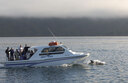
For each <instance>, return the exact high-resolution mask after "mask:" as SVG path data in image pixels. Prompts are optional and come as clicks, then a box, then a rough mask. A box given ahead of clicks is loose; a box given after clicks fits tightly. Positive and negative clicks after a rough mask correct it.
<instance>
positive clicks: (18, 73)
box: [0, 37, 128, 83]
mask: <svg viewBox="0 0 128 83" xmlns="http://www.w3.org/2000/svg"><path fill="white" fill-rule="evenodd" d="M56 39H57V40H58V41H60V42H62V43H63V44H65V45H66V46H67V47H69V48H70V49H72V50H74V51H79V52H85V53H86V52H89V53H91V55H90V56H89V57H88V58H87V59H86V61H85V62H88V61H89V60H90V59H92V60H96V59H98V60H101V61H104V62H106V65H93V66H92V65H88V64H86V63H84V64H83V65H72V66H54V67H41V68H12V69H4V68H1V69H0V83H128V71H127V70H128V37H57V38H56ZM52 40H54V39H53V38H52V37H0V61H4V60H5V59H6V57H5V53H4V51H5V49H6V47H8V46H9V47H13V48H14V49H16V48H18V47H19V45H20V44H21V45H23V46H24V45H25V44H28V45H29V46H33V45H34V46H35V45H36V46H38V45H47V44H48V42H50V41H52Z"/></svg>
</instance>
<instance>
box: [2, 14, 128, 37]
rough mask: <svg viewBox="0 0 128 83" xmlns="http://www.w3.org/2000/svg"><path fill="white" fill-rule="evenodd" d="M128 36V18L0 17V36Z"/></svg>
mask: <svg viewBox="0 0 128 83" xmlns="http://www.w3.org/2000/svg"><path fill="white" fill-rule="evenodd" d="M48 28H50V29H51V31H52V32H53V33H54V34H55V35H56V36H128V19H123V18H122V19H89V18H67V19H66V18H65V19H62V18H4V17H1V18H0V36H1V37H5V36H51V33H50V32H49V31H48Z"/></svg>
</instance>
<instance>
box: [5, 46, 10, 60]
mask: <svg viewBox="0 0 128 83" xmlns="http://www.w3.org/2000/svg"><path fill="white" fill-rule="evenodd" d="M9 52H10V50H9V47H7V49H6V50H5V53H6V57H7V59H8V61H9V60H10V59H9Z"/></svg>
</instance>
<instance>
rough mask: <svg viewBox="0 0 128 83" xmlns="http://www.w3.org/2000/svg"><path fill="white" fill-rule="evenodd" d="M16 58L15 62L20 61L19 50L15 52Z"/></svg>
mask: <svg viewBox="0 0 128 83" xmlns="http://www.w3.org/2000/svg"><path fill="white" fill-rule="evenodd" d="M14 57H15V60H19V58H20V53H19V51H18V49H16V51H15V52H14Z"/></svg>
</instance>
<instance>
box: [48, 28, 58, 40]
mask: <svg viewBox="0 0 128 83" xmlns="http://www.w3.org/2000/svg"><path fill="white" fill-rule="evenodd" d="M48 31H49V32H50V33H51V34H52V36H53V38H54V39H55V40H57V38H56V36H55V34H54V33H53V32H52V31H51V29H50V28H49V27H48Z"/></svg>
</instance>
